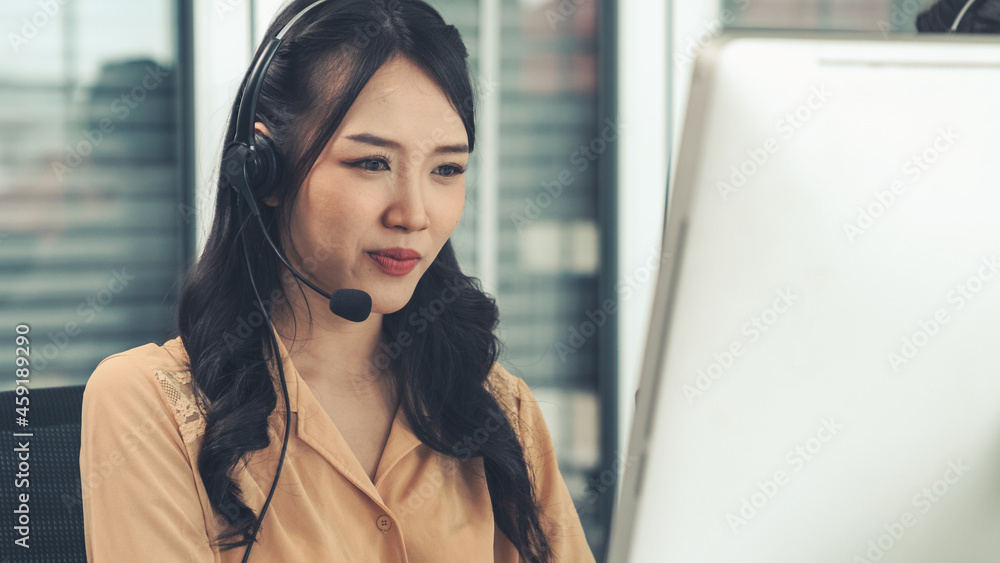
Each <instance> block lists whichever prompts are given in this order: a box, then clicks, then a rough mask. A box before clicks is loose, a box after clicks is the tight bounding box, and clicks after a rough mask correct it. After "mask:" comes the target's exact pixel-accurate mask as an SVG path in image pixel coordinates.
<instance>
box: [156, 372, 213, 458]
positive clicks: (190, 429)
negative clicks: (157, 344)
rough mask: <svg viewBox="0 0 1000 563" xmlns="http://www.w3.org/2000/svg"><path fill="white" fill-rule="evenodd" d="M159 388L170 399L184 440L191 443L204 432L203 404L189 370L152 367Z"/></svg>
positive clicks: (204, 411)
mask: <svg viewBox="0 0 1000 563" xmlns="http://www.w3.org/2000/svg"><path fill="white" fill-rule="evenodd" d="M153 374H154V375H155V376H156V380H157V381H159V382H160V388H162V389H163V393H164V394H165V395H166V396H167V400H168V401H170V406H171V407H172V408H173V410H174V418H176V419H177V425H178V426H180V429H181V437H182V438H183V439H184V442H186V443H191V442H194V441H195V440H196V439H198V437H199V436H201V435H203V434H204V433H205V414H206V410H205V404H204V402H203V401H202V399H201V397H200V396H199V395H198V394H197V393H195V391H194V387H193V385H192V384H191V372H189V371H166V370H163V369H160V368H157V369H154V370H153Z"/></svg>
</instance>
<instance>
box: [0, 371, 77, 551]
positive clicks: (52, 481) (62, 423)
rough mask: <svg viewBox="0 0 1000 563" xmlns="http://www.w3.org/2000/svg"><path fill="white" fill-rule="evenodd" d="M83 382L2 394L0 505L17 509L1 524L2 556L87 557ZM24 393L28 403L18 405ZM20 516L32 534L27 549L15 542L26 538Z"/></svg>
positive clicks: (0, 398) (0, 395)
mask: <svg viewBox="0 0 1000 563" xmlns="http://www.w3.org/2000/svg"><path fill="white" fill-rule="evenodd" d="M84 387H85V386H84V385H74V386H69V387H48V388H37V389H31V390H30V391H29V393H28V394H26V395H17V393H16V391H5V392H3V393H0V428H2V429H3V434H4V436H5V437H6V440H5V442H6V443H5V445H4V446H3V451H2V453H0V475H3V479H4V480H5V483H4V485H3V486H2V487H0V506H3V507H4V510H6V511H11V510H13V511H14V512H15V513H14V514H13V516H15V519H14V521H13V524H12V520H11V518H10V516H8V517H7V518H6V519H5V524H4V525H3V526H0V542H2V544H3V546H4V547H3V549H2V551H3V552H4V553H5V554H10V555H9V556H8V555H5V556H4V558H3V561H52V562H61V561H66V562H73V563H78V562H80V561H86V560H87V550H86V544H85V543H84V536H83V504H82V500H81V499H82V497H81V487H80V413H81V407H82V404H83V388H84ZM24 397H27V398H28V403H27V404H26V405H19V404H17V400H18V399H19V400H20V401H21V402H22V403H23V402H24ZM25 406H26V407H28V408H27V410H26V411H25V410H24V407H25ZM25 414H26V415H27V416H22V415H25ZM21 420H26V421H27V422H26V425H25V426H21V425H20V424H21ZM16 433H22V434H30V436H16V435H15V434H16ZM8 479H9V480H11V481H8ZM25 494H26V495H28V496H27V502H26V503H22V502H21V495H25ZM19 512H20V513H19ZM7 514H8V515H10V514H11V512H7ZM18 520H20V521H22V522H23V521H27V532H28V537H27V540H22V541H26V542H27V545H28V546H29V547H28V548H27V549H25V548H23V547H18V545H17V544H15V543H14V542H15V541H16V540H18V539H19V538H21V537H23V535H22V533H20V531H19V530H17V529H16V528H15V526H19V525H20V523H19V522H18ZM8 557H9V559H8Z"/></svg>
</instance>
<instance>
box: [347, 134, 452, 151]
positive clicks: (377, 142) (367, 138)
mask: <svg viewBox="0 0 1000 563" xmlns="http://www.w3.org/2000/svg"><path fill="white" fill-rule="evenodd" d="M345 138H346V139H350V140H352V141H358V142H360V143H367V144H369V145H374V146H376V147H387V148H391V149H396V150H402V149H403V147H402V145H400V144H399V143H397V142H396V141H392V140H389V139H384V138H382V137H379V136H378V135H373V134H371V133H358V134H355V135H348V136H347V137H345ZM467 152H469V145H466V144H458V145H441V146H438V147H436V148H435V149H434V150H433V151H431V154H448V153H467Z"/></svg>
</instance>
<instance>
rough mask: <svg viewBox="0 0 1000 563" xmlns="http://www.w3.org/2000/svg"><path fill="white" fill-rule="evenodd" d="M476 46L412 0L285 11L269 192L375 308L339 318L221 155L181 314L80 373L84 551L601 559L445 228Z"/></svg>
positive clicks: (161, 557)
mask: <svg viewBox="0 0 1000 563" xmlns="http://www.w3.org/2000/svg"><path fill="white" fill-rule="evenodd" d="M313 3H314V2H313V0H299V1H295V2H292V3H291V4H290V5H289V6H288V7H287V8H285V9H284V10H283V11H282V12H281V13H280V14H279V15H278V16H277V18H276V19H275V21H274V22H273V23H272V24H271V27H270V29H269V30H268V32H267V34H266V37H267V38H271V37H275V35H276V34H278V32H279V31H280V30H281V29H282V28H284V27H285V26H286V24H289V22H293V18H294V17H295V16H296V15H297V14H300V13H302V12H303V10H304V9H305V8H306V7H308V6H310V5H312V4H313ZM262 50H263V44H262V46H261V48H259V49H258V57H259V56H260V53H261V52H262ZM466 58H467V52H466V49H465V46H464V45H463V43H462V40H461V37H460V36H459V34H458V32H457V30H456V29H455V28H454V27H452V26H450V25H446V24H445V23H444V22H443V21H442V20H441V18H440V16H439V15H438V14H437V12H436V11H434V9H432V8H431V7H429V6H428V5H427V4H425V3H424V2H422V1H420V0H405V1H404V0H377V1H372V0H330V1H328V2H323V3H321V5H319V4H318V5H317V6H315V7H313V8H310V9H309V10H308V13H307V14H303V17H302V18H300V20H295V21H294V22H293V23H292V24H291V26H290V28H289V29H288V32H287V35H286V36H285V37H284V41H283V43H282V44H281V46H280V47H279V49H278V51H277V53H276V55H275V57H274V59H273V61H272V62H271V63H270V65H269V67H268V68H267V71H266V74H265V75H264V80H263V83H262V86H261V89H260V94H259V98H258V101H257V104H256V112H255V119H254V121H255V128H254V129H255V131H256V132H257V134H258V135H259V136H258V137H257V139H258V141H259V143H258V144H260V143H264V142H265V138H267V139H270V142H272V143H273V145H274V147H275V149H276V151H277V153H278V155H279V158H280V162H281V163H282V164H281V166H280V167H279V168H278V169H277V170H278V173H277V174H276V176H275V177H274V178H273V186H264V188H265V189H264V192H263V193H265V194H266V195H264V196H262V197H260V201H259V202H253V204H255V205H256V207H258V208H259V213H260V217H261V219H262V223H263V226H264V228H266V229H267V232H268V233H269V234H270V236H271V238H272V240H274V241H276V246H277V247H278V248H279V249H280V251H281V252H282V254H283V255H284V256H285V257H287V260H288V261H289V262H290V265H291V266H292V267H294V268H295V269H296V270H298V271H300V272H303V274H302V275H303V276H305V277H306V278H307V279H309V280H310V281H311V282H312V283H314V284H315V285H316V286H317V287H319V288H325V290H339V289H359V290H362V291H364V292H366V293H368V294H369V295H370V296H371V313H370V315H369V316H368V317H367V318H366V319H365V320H363V321H361V322H353V321H350V320H347V319H345V318H341V317H339V316H337V315H334V314H332V313H331V312H330V310H328V308H327V306H328V303H327V300H326V298H325V297H322V296H321V295H320V294H319V293H317V292H315V291H313V290H312V289H310V288H308V287H306V286H304V285H302V283H300V282H299V280H297V279H296V277H295V276H293V275H291V273H290V271H289V270H288V269H287V268H286V267H285V266H283V265H282V262H281V258H280V257H279V256H278V254H277V253H276V252H275V250H273V249H272V248H271V247H270V245H269V244H268V242H267V239H266V238H265V236H264V230H263V229H262V228H261V227H262V226H261V225H258V224H257V222H256V220H255V218H254V217H252V215H253V213H252V212H251V211H249V209H250V208H251V207H253V205H251V202H248V201H242V200H245V199H246V198H245V197H244V198H240V197H238V195H237V191H236V190H234V189H232V187H231V186H230V184H231V183H233V182H234V181H233V179H232V177H230V176H229V175H228V174H227V173H229V172H233V171H232V170H228V166H223V167H222V168H223V170H222V172H221V173H220V177H219V182H218V197H217V200H216V212H215V218H214V223H213V226H212V231H211V234H210V235H209V238H208V241H207V244H206V247H205V250H204V252H203V254H202V256H201V258H200V259H199V261H198V263H197V265H196V266H195V267H194V269H193V271H192V272H191V274H190V276H189V278H188V280H187V282H186V285H185V287H184V290H183V294H182V297H181V301H180V306H179V329H180V330H179V332H180V336H179V337H178V338H175V339H174V340H171V341H169V342H167V343H166V344H164V345H163V346H157V345H154V344H147V345H145V346H142V347H139V348H136V349H133V350H129V351H127V352H123V353H121V354H116V355H114V356H111V357H109V358H107V359H105V360H104V361H103V362H102V363H101V364H100V365H99V366H98V368H97V370H96V371H95V372H94V374H93V376H92V377H91V379H90V381H89V382H88V385H87V390H86V393H85V395H84V413H83V439H82V448H81V453H80V463H81V477H82V483H83V498H84V517H85V524H86V540H87V552H88V557H89V559H90V560H91V561H97V562H101V561H138V560H141V561H239V560H241V558H243V557H244V555H245V554H247V550H249V549H250V548H252V553H253V554H254V560H259V561H296V562H297V561H310V562H311V561H360V562H375V561H389V562H399V561H408V562H410V563H416V562H432V561H433V562H438V561H446V562H447V561H461V562H475V561H497V562H504V563H514V562H516V561H525V562H527V561H539V562H549V561H567V562H579V561H584V562H585V561H594V558H593V555H592V554H591V552H590V551H589V548H588V547H587V543H586V541H585V538H584V535H583V531H582V527H581V525H580V521H579V518H578V516H577V514H576V511H575V508H574V506H573V503H572V500H571V498H570V495H569V493H568V490H567V488H566V485H565V483H564V482H563V479H562V477H561V475H560V473H559V470H558V467H557V464H556V458H555V454H554V452H553V447H552V441H551V438H550V437H549V434H548V431H547V428H546V425H545V422H544V420H543V418H542V416H541V413H540V411H539V409H538V406H537V404H536V403H535V400H534V398H533V396H532V394H531V391H530V390H529V389H528V388H527V386H526V385H525V384H524V382H523V381H522V380H521V379H519V378H517V377H514V376H512V375H511V374H509V373H507V372H506V371H505V370H504V369H503V368H502V367H500V365H499V364H497V363H496V359H497V355H498V342H497V339H496V336H495V335H494V329H495V328H496V325H497V314H498V313H497V309H496V306H495V304H494V301H493V300H492V299H491V298H489V297H488V296H487V295H485V294H484V293H483V292H482V291H481V289H480V287H479V284H478V282H477V281H476V280H475V279H473V278H469V277H466V276H465V275H463V274H462V272H461V270H460V269H459V267H458V264H457V262H456V260H455V255H454V252H453V250H452V247H451V244H450V242H449V237H450V236H451V234H452V232H453V230H454V229H455V227H456V226H457V224H458V222H459V219H460V217H461V214H462V211H463V208H464V202H465V177H464V175H463V173H464V171H465V167H466V165H467V163H468V157H469V153H470V152H471V151H472V150H473V147H474V141H475V130H474V122H473V115H474V114H473V106H472V99H473V95H472V89H471V85H470V81H469V72H468V67H467V63H466ZM248 78H249V72H248V75H247V77H246V78H244V87H246V85H247V81H248ZM238 106H239V99H237V100H236V102H235V103H234V105H233V110H232V112H231V114H230V123H229V132H228V135H227V137H228V138H232V137H233V134H234V130H235V121H236V113H237V108H238ZM248 123H249V122H248ZM259 188H260V186H258V189H259ZM244 193H248V192H244ZM256 197H257V196H256V195H255V196H253V198H254V199H256ZM241 199H242V200H241ZM348 316H349V315H348ZM268 317H270V323H269V322H268ZM272 324H273V329H272V327H271V325H272ZM273 358H280V363H279V362H278V361H274V360H273ZM279 368H280V369H279ZM286 390H287V394H288V395H287V401H288V402H287V404H286V402H285V401H286V399H285V393H284V392H285V391H286ZM286 417H288V419H290V425H287V426H286V423H285V421H286ZM286 430H288V443H287V446H285V445H284V437H285V436H286ZM276 475H277V476H278V477H277V480H275V476H276ZM262 507H265V508H266V509H265V510H263V518H262V519H261V520H260V524H259V529H258V526H257V524H258V518H259V517H260V515H261V512H262Z"/></svg>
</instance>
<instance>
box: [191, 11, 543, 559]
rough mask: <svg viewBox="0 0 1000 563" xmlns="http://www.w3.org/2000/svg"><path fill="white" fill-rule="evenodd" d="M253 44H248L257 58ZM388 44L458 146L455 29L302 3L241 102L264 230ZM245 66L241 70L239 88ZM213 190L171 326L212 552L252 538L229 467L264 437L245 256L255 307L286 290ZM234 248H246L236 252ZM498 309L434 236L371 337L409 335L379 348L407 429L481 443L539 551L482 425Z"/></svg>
mask: <svg viewBox="0 0 1000 563" xmlns="http://www.w3.org/2000/svg"><path fill="white" fill-rule="evenodd" d="M312 2H313V0H296V1H293V2H291V3H290V4H289V5H288V6H287V7H286V8H285V9H284V10H282V11H281V12H280V13H279V14H278V15H277V16H276V18H275V19H274V21H273V22H272V23H271V25H270V27H269V29H268V30H267V32H266V33H265V39H269V38H271V37H274V36H275V34H276V33H277V32H278V31H279V30H280V29H281V28H282V27H284V26H285V24H286V23H288V22H289V21H290V20H291V18H292V17H293V16H294V15H295V14H297V13H299V12H300V11H301V10H302V9H303V8H305V7H306V6H307V5H309V4H311V3H312ZM262 48H263V43H262V45H261V46H259V47H258V49H257V55H258V56H259V54H260V52H261V50H262ZM398 56H402V57H406V58H407V59H408V60H410V61H412V62H413V63H414V64H416V65H418V66H419V67H420V68H421V69H423V71H424V72H426V73H427V74H428V75H429V76H430V77H431V78H432V79H433V80H434V81H435V82H436V83H437V84H438V85H439V86H440V88H441V89H442V91H443V92H444V94H445V95H446V96H447V97H448V98H449V100H450V102H451V104H452V105H453V107H454V108H455V110H456V111H457V113H458V115H459V116H460V117H461V119H462V122H463V123H464V125H465V129H466V132H467V133H468V138H469V150H470V151H472V150H473V147H474V142H475V124H474V104H473V89H472V84H471V81H470V72H469V66H468V62H467V58H468V52H467V50H466V48H465V45H464V43H463V42H462V38H461V35H460V34H459V32H458V30H457V29H455V27H454V26H451V25H447V24H446V23H445V22H444V21H443V20H442V18H441V16H440V15H439V14H438V13H437V11H435V10H434V8H432V7H431V6H429V5H428V4H426V3H425V2H423V1H421V0H334V1H330V2H327V3H326V4H324V5H321V6H318V7H316V8H314V9H313V10H311V11H310V12H309V14H308V15H307V16H306V17H304V18H303V19H302V20H301V21H299V22H297V23H296V24H295V26H294V27H293V28H292V29H290V30H289V33H288V35H287V36H286V37H285V40H284V43H283V44H282V46H281V48H280V49H279V50H278V52H277V54H276V55H275V57H274V60H273V61H272V62H271V65H270V67H269V68H268V71H267V75H266V77H265V79H264V82H263V85H262V87H261V90H260V97H259V99H258V102H257V108H256V110H257V115H256V119H255V120H256V121H262V122H263V123H264V124H265V125H266V126H267V128H268V132H269V134H270V137H271V138H272V139H273V141H274V143H275V145H276V146H277V148H278V151H279V153H280V155H281V159H282V162H283V163H284V167H283V169H282V172H281V175H280V178H279V179H278V181H277V185H276V186H275V190H276V191H275V192H274V195H275V196H276V197H277V198H278V200H279V201H280V204H279V205H278V206H277V207H274V208H272V207H270V206H265V205H262V206H260V207H261V214H262V218H263V219H264V223H265V224H266V225H267V226H268V227H267V228H268V230H269V232H270V234H271V237H272V239H275V240H278V237H280V234H281V233H285V236H284V237H280V238H281V239H282V241H283V242H284V243H285V244H284V245H283V246H285V247H286V248H288V247H289V245H290V240H291V237H290V236H288V233H289V225H288V222H289V216H290V210H291V207H292V202H293V201H294V198H295V197H296V194H297V192H298V189H299V186H301V184H302V182H303V181H304V179H305V177H306V176H307V175H308V173H309V170H310V169H311V167H312V165H313V163H314V162H315V161H316V159H317V157H318V155H319V154H320V152H321V151H322V150H323V148H324V146H325V144H326V142H327V140H328V139H329V138H330V137H331V136H332V135H333V133H334V132H335V131H336V129H337V127H338V126H339V125H340V123H341V121H342V120H343V118H344V115H345V114H346V113H347V111H348V109H349V108H350V106H351V104H352V103H353V102H354V100H355V99H356V98H357V96H358V94H359V93H360V92H361V90H362V89H363V88H364V86H365V84H366V83H367V82H368V80H369V79H370V78H371V77H372V75H373V74H374V73H375V72H376V71H377V70H378V69H379V68H380V67H381V66H382V65H383V64H385V63H386V62H387V61H389V60H391V59H392V58H394V57H398ZM248 77H249V71H248V72H247V75H245V76H244V78H243V88H245V87H246V82H247V79H248ZM243 88H241V90H242V89H243ZM238 107H239V100H238V99H237V100H235V101H234V103H233V106H232V109H231V111H230V116H229V126H228V130H227V133H226V138H227V139H228V138H232V137H233V134H234V132H235V131H234V130H235V121H236V112H237V109H238ZM220 162H221V155H220ZM217 189H218V195H217V199H216V209H215V217H214V220H213V224H212V229H211V233H210V234H209V237H208V240H207V242H206V246H205V249H204V251H203V253H202V255H201V258H200V259H199V260H198V262H197V264H196V265H195V266H194V267H193V268H192V270H191V272H190V273H189V275H188V278H187V280H186V281H185V285H184V289H183V292H182V295H181V299H180V305H179V322H178V324H179V331H180V336H181V339H182V341H183V343H184V346H185V348H186V350H187V353H188V356H189V358H190V369H191V375H192V380H193V382H194V383H195V384H196V389H197V391H198V392H199V394H200V395H201V396H202V397H203V398H204V399H205V403H206V405H207V418H206V424H205V435H204V438H203V441H202V444H201V449H200V451H199V459H198V472H199V473H200V475H201V478H202V481H203V482H204V485H205V489H206V490H207V492H208V497H209V499H210V501H211V503H212V506H213V509H214V510H215V511H216V512H217V513H219V514H225V515H226V516H227V517H228V518H226V520H227V523H228V526H227V528H226V529H225V530H224V531H223V532H222V533H220V534H219V535H218V536H217V537H216V538H214V541H215V542H217V543H218V545H219V546H220V547H221V548H222V549H224V550H227V549H232V548H236V547H241V546H246V545H249V543H250V542H251V541H253V540H252V530H253V527H254V524H255V523H256V515H255V513H254V511H253V510H252V509H251V508H250V507H249V506H247V505H246V504H245V503H243V501H242V500H241V498H240V497H241V491H240V489H239V486H238V485H237V483H236V482H235V480H234V478H233V475H234V473H235V472H236V470H237V469H238V467H237V466H238V465H239V464H240V463H241V462H245V461H246V460H247V459H248V458H249V457H250V455H251V454H252V453H253V452H254V451H257V450H261V449H264V448H266V447H268V445H269V434H268V417H269V416H270V414H271V413H272V412H273V411H274V409H275V407H276V405H277V395H276V393H275V391H274V384H273V380H272V374H271V371H270V368H269V364H268V362H267V360H266V358H267V357H274V354H275V352H276V351H274V350H272V351H271V353H270V354H267V355H266V354H265V349H264V346H265V341H266V340H267V339H266V338H265V336H266V332H265V331H267V330H270V327H269V326H268V324H267V323H266V322H263V316H262V315H261V312H260V311H259V309H258V304H257V300H256V298H255V297H254V290H253V287H252V286H251V278H250V276H249V275H248V271H247V270H248V267H249V268H251V269H252V270H253V273H252V276H253V280H255V283H256V286H257V290H258V291H259V294H260V295H261V296H262V297H265V299H264V301H265V303H264V305H265V307H268V306H269V305H270V304H275V303H281V302H283V301H285V302H287V300H286V296H285V294H284V290H283V286H282V283H281V280H282V278H285V277H286V276H287V271H284V270H282V266H281V265H280V262H279V259H278V258H277V256H276V255H275V254H274V252H273V251H272V250H271V249H270V247H269V246H268V245H267V242H266V241H265V239H264V236H263V234H262V233H261V232H259V231H260V229H259V228H254V226H253V224H252V223H250V224H246V225H244V224H242V223H241V220H240V219H241V215H240V207H239V206H240V205H241V204H240V202H239V201H238V199H237V197H236V194H235V191H234V190H233V189H232V188H231V187H230V186H229V184H228V182H227V178H226V175H225V171H224V170H220V174H219V178H218V185H217ZM241 229H242V231H243V232H242V236H241V233H240V230H241ZM244 244H245V245H246V248H244V247H243V245H244ZM244 250H245V251H246V252H247V254H248V255H249V256H252V257H254V259H253V260H251V261H250V265H249V266H248V264H247V261H245V258H244ZM296 283H297V282H296ZM298 290H299V291H301V290H302V287H301V285H300V286H299V287H298ZM449 301H450V302H449ZM443 303H447V305H446V306H443V307H442V306H441V305H442V304H443ZM422 308H424V309H427V308H430V310H431V312H432V314H433V315H435V316H433V320H430V321H428V320H427V315H426V314H422V315H421V316H422V317H423V318H421V319H420V320H423V321H425V322H424V323H423V324H420V325H419V326H414V325H413V322H414V321H413V319H414V318H415V317H414V314H415V313H416V312H418V311H421V309H422ZM498 315H499V313H498V311H497V307H496V303H495V301H494V300H493V299H492V298H491V297H489V296H488V295H487V294H485V293H484V292H483V290H482V288H481V285H480V283H479V281H478V280H477V279H475V278H472V277H468V276H466V275H464V274H463V273H462V271H461V269H460V268H459V266H458V262H457V260H456V258H455V253H454V250H453V249H452V245H451V241H450V240H449V241H448V242H446V243H445V245H444V246H443V248H442V249H441V251H440V253H439V254H438V256H437V257H436V259H435V260H434V262H433V263H432V264H431V265H430V266H429V268H428V269H427V271H426V272H425V273H424V275H423V276H422V277H421V279H420V281H419V282H418V283H417V286H416V289H415V290H414V293H413V296H412V298H411V299H410V301H409V303H407V304H406V305H405V306H404V307H403V308H402V309H401V310H399V311H397V312H396V313H392V314H388V315H385V316H384V317H383V320H382V328H381V330H382V337H383V339H384V341H385V342H396V341H397V336H398V335H400V334H401V332H402V331H408V332H409V333H410V335H409V336H410V337H411V340H412V343H411V344H410V345H407V346H405V347H403V348H402V350H401V351H400V353H399V354H398V355H397V356H396V357H394V358H391V360H390V361H391V364H390V365H391V371H392V373H393V378H394V379H393V382H394V384H395V386H396V389H397V391H398V393H399V397H400V406H401V408H402V409H403V412H404V414H405V416H406V419H407V421H408V422H409V424H410V426H411V427H412V428H413V431H414V433H415V434H416V436H417V437H418V438H420V440H421V441H422V442H423V443H424V444H426V445H427V446H428V447H430V448H431V449H433V450H435V451H437V452H440V453H441V454H444V455H447V456H451V457H453V458H458V459H463V460H464V459H466V458H470V457H471V458H476V457H481V458H482V463H483V468H484V473H485V478H486V482H487V486H488V488H489V493H490V500H491V503H492V507H493V515H494V520H495V522H496V525H497V527H498V528H499V529H500V531H502V532H503V534H504V535H506V536H507V538H508V539H509V540H510V541H511V543H512V544H513V545H514V546H515V548H517V550H518V552H519V553H520V554H521V557H522V558H523V559H525V560H527V561H539V562H548V561H549V560H550V557H551V553H550V547H549V543H548V541H547V539H546V537H545V533H544V531H543V528H542V523H541V512H540V510H539V507H538V501H537V497H536V495H535V492H534V489H533V487H532V483H531V478H530V471H531V469H530V468H529V467H528V464H527V463H526V459H525V454H524V451H523V450H522V447H521V445H520V442H519V440H518V438H517V434H516V433H515V431H514V429H513V427H512V425H511V423H510V421H509V420H508V419H507V418H506V417H501V418H502V421H501V423H500V424H499V426H500V428H499V430H497V431H492V428H493V427H495V426H496V425H495V424H494V423H493V422H492V420H496V418H495V417H493V416H492V415H491V413H496V412H501V413H502V412H504V410H502V409H501V407H500V405H499V402H498V400H497V398H496V394H495V393H494V390H493V389H492V387H491V384H490V378H489V374H490V371H491V369H492V368H493V366H494V363H495V362H496V360H497V357H498V354H499V347H500V344H499V341H498V340H497V337H496V335H495V333H494V331H495V329H496V327H497V323H498ZM310 316H311V313H310ZM408 323H409V324H408ZM488 422H489V424H488ZM483 428H490V429H491V432H490V437H489V440H487V441H486V443H483V444H481V445H480V446H479V447H478V448H476V449H475V450H474V451H473V450H470V449H468V448H462V447H461V444H463V443H464V442H465V441H466V439H467V438H468V437H470V436H473V435H474V433H475V432H476V431H477V430H481V429H483Z"/></svg>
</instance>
